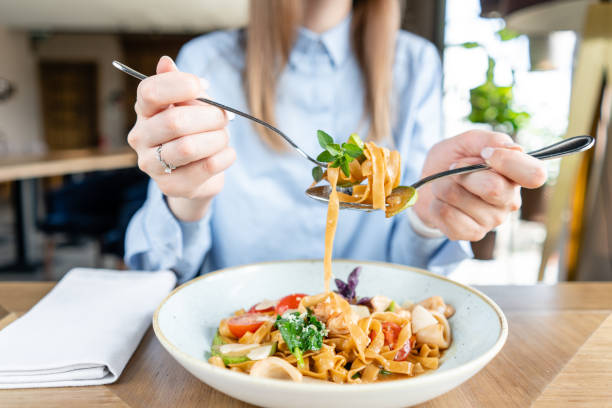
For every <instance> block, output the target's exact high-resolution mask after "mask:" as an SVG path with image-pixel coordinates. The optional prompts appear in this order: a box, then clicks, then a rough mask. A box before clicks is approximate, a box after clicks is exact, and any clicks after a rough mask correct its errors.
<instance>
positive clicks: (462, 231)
mask: <svg viewBox="0 0 612 408" xmlns="http://www.w3.org/2000/svg"><path fill="white" fill-rule="evenodd" d="M431 212H432V213H433V214H434V217H435V219H437V220H438V221H437V224H438V225H437V226H436V228H438V229H439V230H440V231H442V233H443V234H444V235H446V236H447V237H448V238H449V239H451V240H454V241H456V240H467V241H479V240H480V239H482V237H484V234H485V233H486V232H487V231H486V230H485V229H484V228H483V227H482V226H481V225H480V224H478V223H477V222H476V221H475V220H474V219H473V218H472V217H470V216H469V215H467V214H466V213H464V212H462V211H460V210H459V209H457V208H455V207H453V206H452V205H450V204H448V203H445V202H444V201H440V200H434V201H433V202H432V204H431Z"/></svg>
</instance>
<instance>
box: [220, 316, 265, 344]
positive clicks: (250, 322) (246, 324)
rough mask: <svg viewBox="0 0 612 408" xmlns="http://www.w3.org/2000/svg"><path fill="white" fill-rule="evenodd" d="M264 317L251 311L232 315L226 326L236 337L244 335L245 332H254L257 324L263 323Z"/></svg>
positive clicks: (257, 327) (257, 326)
mask: <svg viewBox="0 0 612 408" xmlns="http://www.w3.org/2000/svg"><path fill="white" fill-rule="evenodd" d="M264 322H265V319H262V318H261V316H258V315H257V314H253V313H245V314H242V315H240V316H234V317H232V318H231V319H229V320H228V321H227V327H228V328H229V330H230V331H231V332H232V334H233V335H234V336H236V337H238V338H240V337H242V336H244V334H245V333H246V332H251V333H255V331H257V329H259V326H261V325H262V324H264Z"/></svg>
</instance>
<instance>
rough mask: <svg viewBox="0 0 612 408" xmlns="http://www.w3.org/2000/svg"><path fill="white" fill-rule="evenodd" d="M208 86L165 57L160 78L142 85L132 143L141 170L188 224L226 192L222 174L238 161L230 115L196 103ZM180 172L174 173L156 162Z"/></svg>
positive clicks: (139, 89)
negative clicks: (232, 142)
mask: <svg viewBox="0 0 612 408" xmlns="http://www.w3.org/2000/svg"><path fill="white" fill-rule="evenodd" d="M206 88H207V83H206V82H205V81H204V80H200V79H199V78H198V77H196V76H195V75H192V74H188V73H184V72H179V71H178V69H177V68H176V65H175V64H174V62H173V61H172V59H171V58H169V57H165V56H164V57H162V58H160V60H159V62H158V64H157V75H153V76H151V77H149V78H147V79H145V80H143V81H142V82H141V83H140V85H139V86H138V96H137V101H136V105H135V107H134V109H135V110H136V115H137V120H136V124H135V125H134V127H133V128H132V130H131V131H130V133H129V135H128V143H129V144H130V146H131V147H132V148H133V149H134V150H135V151H136V153H137V154H138V167H139V168H140V169H141V170H142V171H144V172H145V173H147V174H148V175H149V176H150V177H151V178H152V179H153V180H154V181H155V182H156V183H157V185H158V187H159V189H160V190H161V191H162V193H163V194H165V195H166V197H167V198H168V205H169V207H170V209H171V210H172V212H173V213H174V215H175V216H176V217H177V218H178V219H180V220H183V221H197V220H199V219H201V218H202V217H203V216H204V215H205V214H206V212H207V211H208V207H209V206H210V202H211V201H212V198H213V197H214V196H215V195H216V194H218V193H219V192H220V191H221V189H222V188H223V172H224V170H226V169H227V168H228V167H230V166H231V165H232V163H233V162H234V160H235V159H236V152H235V151H234V149H232V148H231V147H229V145H228V143H229V134H228V132H227V129H226V125H227V115H226V114H225V112H224V111H223V110H221V109H219V108H217V107H214V106H211V105H207V104H204V103H202V102H198V101H196V100H195V98H197V97H201V96H203V95H205V90H206ZM160 145H161V146H162V149H161V157H162V159H163V160H164V161H165V162H166V163H168V164H171V165H173V166H176V169H175V170H173V171H172V172H171V173H170V174H168V173H166V172H165V171H164V167H163V166H162V164H161V163H160V161H159V160H158V158H157V151H156V150H157V148H158V146H160Z"/></svg>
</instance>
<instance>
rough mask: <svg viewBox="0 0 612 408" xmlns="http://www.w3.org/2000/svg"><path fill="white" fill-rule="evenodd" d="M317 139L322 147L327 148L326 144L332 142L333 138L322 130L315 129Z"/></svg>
mask: <svg viewBox="0 0 612 408" xmlns="http://www.w3.org/2000/svg"><path fill="white" fill-rule="evenodd" d="M317 139H319V144H320V145H321V147H322V148H324V149H327V145H329V144H332V143H334V139H333V138H332V137H331V136H330V135H328V134H327V133H325V132H324V131H322V130H317Z"/></svg>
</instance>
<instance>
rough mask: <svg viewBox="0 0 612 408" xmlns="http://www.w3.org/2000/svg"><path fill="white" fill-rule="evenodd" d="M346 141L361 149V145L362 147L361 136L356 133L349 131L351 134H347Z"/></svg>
mask: <svg viewBox="0 0 612 408" xmlns="http://www.w3.org/2000/svg"><path fill="white" fill-rule="evenodd" d="M348 143H349V144H354V145H355V146H357V147H358V148H360V149H363V147H364V143H363V140H361V138H360V137H359V135H358V134H357V133H351V135H350V136H349V140H348Z"/></svg>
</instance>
